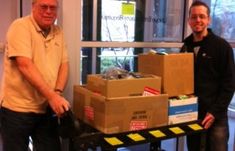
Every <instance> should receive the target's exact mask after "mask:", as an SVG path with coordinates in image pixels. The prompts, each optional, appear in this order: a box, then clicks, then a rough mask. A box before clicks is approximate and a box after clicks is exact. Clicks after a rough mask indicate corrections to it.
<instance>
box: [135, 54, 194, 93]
mask: <svg viewBox="0 0 235 151" xmlns="http://www.w3.org/2000/svg"><path fill="white" fill-rule="evenodd" d="M193 60H194V59H193V53H174V54H168V55H159V54H141V55H139V56H138V71H139V72H141V73H147V74H154V75H157V76H159V77H161V78H162V81H161V83H162V85H161V90H162V93H167V94H168V95H169V97H173V96H178V95H183V94H193V93H194V61H193Z"/></svg>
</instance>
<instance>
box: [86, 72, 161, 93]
mask: <svg viewBox="0 0 235 151" xmlns="http://www.w3.org/2000/svg"><path fill="white" fill-rule="evenodd" d="M146 86H147V87H150V88H153V89H156V90H158V91H159V92H160V91H161V78H160V77H158V76H156V75H144V78H131V79H117V80H106V79H103V78H102V77H101V75H99V74H91V75H88V77H87V88H88V89H89V90H91V91H94V92H96V93H99V94H101V95H103V96H105V97H123V96H139V95H142V94H143V92H144V87H146Z"/></svg>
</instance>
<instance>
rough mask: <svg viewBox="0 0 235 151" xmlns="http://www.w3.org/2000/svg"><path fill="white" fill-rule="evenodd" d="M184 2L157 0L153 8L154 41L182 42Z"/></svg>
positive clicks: (179, 0)
mask: <svg viewBox="0 0 235 151" xmlns="http://www.w3.org/2000/svg"><path fill="white" fill-rule="evenodd" d="M184 5H185V4H184V1H182V0H155V1H154V5H153V6H154V7H153V8H152V20H153V21H152V24H153V39H152V40H153V41H168V42H181V41H182V34H183V27H184V26H183V25H184V21H183V17H184V15H183V14H184V9H183V8H184Z"/></svg>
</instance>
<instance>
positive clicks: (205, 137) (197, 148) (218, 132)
mask: <svg viewBox="0 0 235 151" xmlns="http://www.w3.org/2000/svg"><path fill="white" fill-rule="evenodd" d="M228 139H229V125H228V119H227V117H225V118H223V119H219V120H215V121H214V123H213V125H212V127H211V128H209V129H208V130H207V132H206V134H194V135H189V136H187V146H188V151H227V150H228Z"/></svg>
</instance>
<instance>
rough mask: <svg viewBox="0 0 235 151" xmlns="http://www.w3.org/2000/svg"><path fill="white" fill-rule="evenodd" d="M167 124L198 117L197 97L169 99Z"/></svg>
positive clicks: (188, 120)
mask: <svg viewBox="0 0 235 151" xmlns="http://www.w3.org/2000/svg"><path fill="white" fill-rule="evenodd" d="M168 111H169V113H168V114H169V115H168V116H169V117H168V124H178V123H184V122H190V121H194V120H197V119H198V102H197V97H191V98H188V99H182V100H169V110H168Z"/></svg>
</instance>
